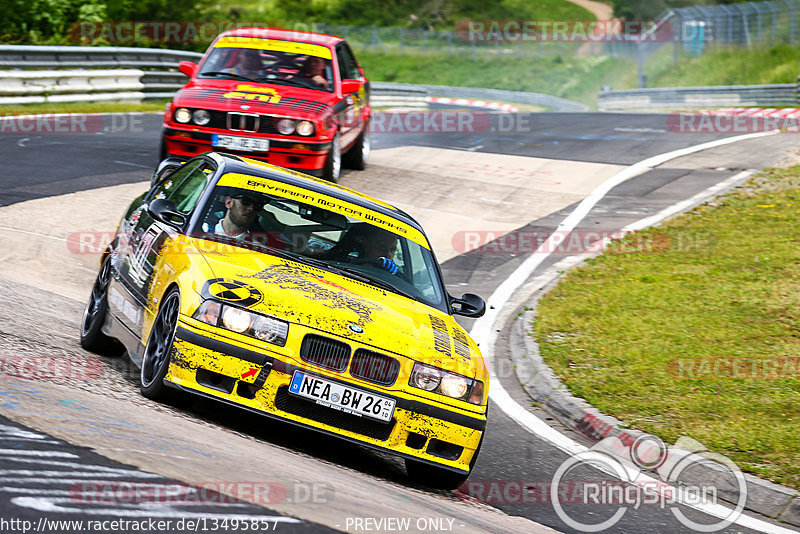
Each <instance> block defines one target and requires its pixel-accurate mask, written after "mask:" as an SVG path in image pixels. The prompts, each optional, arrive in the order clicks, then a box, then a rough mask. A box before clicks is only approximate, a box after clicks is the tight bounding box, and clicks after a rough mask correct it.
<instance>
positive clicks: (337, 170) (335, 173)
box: [322, 132, 342, 183]
mask: <svg viewBox="0 0 800 534" xmlns="http://www.w3.org/2000/svg"><path fill="white" fill-rule="evenodd" d="M341 172H342V147H341V146H339V132H336V134H335V135H334V136H333V141H331V149H330V150H329V151H328V157H327V158H326V159H325V168H323V169H322V178H324V179H325V180H328V181H329V182H333V183H336V182H338V181H339V175H340V174H341Z"/></svg>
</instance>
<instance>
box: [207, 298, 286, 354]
mask: <svg viewBox="0 0 800 534" xmlns="http://www.w3.org/2000/svg"><path fill="white" fill-rule="evenodd" d="M192 317H194V318H195V319H197V320H198V321H202V322H204V323H207V324H210V325H212V326H218V327H221V328H225V329H227V330H230V331H232V332H238V333H239V334H244V335H246V336H250V337H254V338H256V339H260V340H261V341H266V342H267V343H272V344H273V345H278V346H281V347H282V346H284V345H285V344H286V338H287V336H288V335H289V323H287V322H286V321H282V320H280V319H276V318H275V317H269V316H266V315H262V314H260V313H254V312H251V311H249V310H245V309H242V308H237V307H235V306H229V305H228V304H223V303H221V302H218V301H216V300H211V299H209V300H206V301H203V303H202V304H201V305H200V306H199V307H198V308H197V311H195V312H194V314H193V315H192Z"/></svg>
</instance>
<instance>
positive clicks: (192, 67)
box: [178, 61, 197, 78]
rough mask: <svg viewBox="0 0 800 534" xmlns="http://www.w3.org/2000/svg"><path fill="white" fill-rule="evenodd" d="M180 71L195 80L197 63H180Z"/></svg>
mask: <svg viewBox="0 0 800 534" xmlns="http://www.w3.org/2000/svg"><path fill="white" fill-rule="evenodd" d="M178 70H179V71H181V72H182V73H184V74H185V75H187V76H188V77H189V78H194V75H195V73H196V72H197V63H195V62H194V61H181V62H180V63H178Z"/></svg>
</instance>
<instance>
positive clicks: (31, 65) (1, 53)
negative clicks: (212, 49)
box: [0, 45, 202, 69]
mask: <svg viewBox="0 0 800 534" xmlns="http://www.w3.org/2000/svg"><path fill="white" fill-rule="evenodd" d="M200 57H202V54H198V53H197V52H186V51H183V50H164V49H160V48H131V47H117V46H32V45H0V68H1V69H58V68H70V69H76V68H86V69H108V68H111V69H114V68H117V69H119V68H125V69H159V68H161V69H169V68H177V66H178V63H179V62H181V61H197V60H198V59H199V58H200Z"/></svg>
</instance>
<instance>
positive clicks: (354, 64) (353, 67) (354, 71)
mask: <svg viewBox="0 0 800 534" xmlns="http://www.w3.org/2000/svg"><path fill="white" fill-rule="evenodd" d="M342 50H343V51H344V55H345V57H346V58H347V62H348V63H349V64H350V71H351V72H350V77H351V78H353V79H355V80H358V81H361V82H363V81H364V77H363V76H361V71H359V70H358V61H356V57H355V56H354V55H353V51H352V50H350V46H348V45H347V43H344V44H342Z"/></svg>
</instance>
